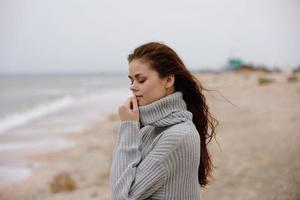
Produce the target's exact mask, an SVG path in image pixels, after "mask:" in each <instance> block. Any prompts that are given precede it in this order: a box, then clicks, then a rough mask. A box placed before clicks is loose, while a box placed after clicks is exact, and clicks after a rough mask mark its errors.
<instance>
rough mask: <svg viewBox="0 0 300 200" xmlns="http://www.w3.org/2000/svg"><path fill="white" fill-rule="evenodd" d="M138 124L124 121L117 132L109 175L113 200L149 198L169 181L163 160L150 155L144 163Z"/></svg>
mask: <svg viewBox="0 0 300 200" xmlns="http://www.w3.org/2000/svg"><path fill="white" fill-rule="evenodd" d="M139 128H140V123H139V122H138V121H124V122H122V123H121V126H120V128H119V130H118V142H117V145H116V146H115V148H114V152H113V159H112V165H111V172H110V191H111V199H112V200H121V199H122V200H124V199H126V200H127V199H146V198H148V197H149V196H151V194H153V193H154V192H155V191H157V189H159V188H160V187H161V186H162V185H163V184H164V183H165V182H166V171H165V168H164V166H163V164H162V162H161V161H160V160H157V159H155V158H153V157H150V156H147V157H145V158H144V160H143V161H142V155H141V151H140V149H139V147H140V145H141V135H140V131H139V130H140V129H139Z"/></svg>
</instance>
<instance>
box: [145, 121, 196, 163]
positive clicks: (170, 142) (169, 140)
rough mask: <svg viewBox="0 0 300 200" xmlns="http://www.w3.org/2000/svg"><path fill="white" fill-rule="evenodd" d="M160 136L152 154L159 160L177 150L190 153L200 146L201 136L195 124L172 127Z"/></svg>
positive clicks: (181, 124)
mask: <svg viewBox="0 0 300 200" xmlns="http://www.w3.org/2000/svg"><path fill="white" fill-rule="evenodd" d="M160 134H161V136H160V138H159V140H158V141H157V144H156V145H155V147H154V149H153V151H152V154H151V156H154V157H156V158H159V159H163V158H165V157H167V156H170V155H171V154H173V153H174V152H175V151H176V150H177V149H181V150H185V151H186V152H187V153H188V152H190V151H193V150H194V149H195V148H198V147H199V145H200V136H199V133H198V132H197V129H196V127H195V126H194V124H193V122H189V121H187V122H183V123H179V124H176V125H172V126H170V127H168V128H166V129H165V130H164V131H163V132H161V133H160Z"/></svg>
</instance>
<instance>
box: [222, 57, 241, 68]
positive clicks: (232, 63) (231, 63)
mask: <svg viewBox="0 0 300 200" xmlns="http://www.w3.org/2000/svg"><path fill="white" fill-rule="evenodd" d="M242 66H243V61H242V60H240V59H234V58H231V59H229V60H228V62H227V65H226V66H225V71H232V70H235V69H237V68H240V67H242Z"/></svg>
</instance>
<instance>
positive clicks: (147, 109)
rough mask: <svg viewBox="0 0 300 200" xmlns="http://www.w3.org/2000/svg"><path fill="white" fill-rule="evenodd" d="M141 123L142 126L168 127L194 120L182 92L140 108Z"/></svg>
mask: <svg viewBox="0 0 300 200" xmlns="http://www.w3.org/2000/svg"><path fill="white" fill-rule="evenodd" d="M139 112H140V122H141V125H142V126H146V125H153V126H157V127H162V126H168V125H172V124H175V123H179V122H182V121H186V120H192V113H191V112H189V111H188V110H187V105H186V103H185V101H184V99H183V94H182V92H180V91H177V92H174V93H172V94H170V95H167V96H165V97H163V98H161V99H159V100H156V101H154V102H152V103H150V104H147V105H144V106H140V107H139Z"/></svg>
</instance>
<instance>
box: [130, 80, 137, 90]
mask: <svg viewBox="0 0 300 200" xmlns="http://www.w3.org/2000/svg"><path fill="white" fill-rule="evenodd" d="M130 90H131V91H132V92H136V91H138V88H137V86H136V84H135V81H134V82H133V83H132V84H131V85H130Z"/></svg>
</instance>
